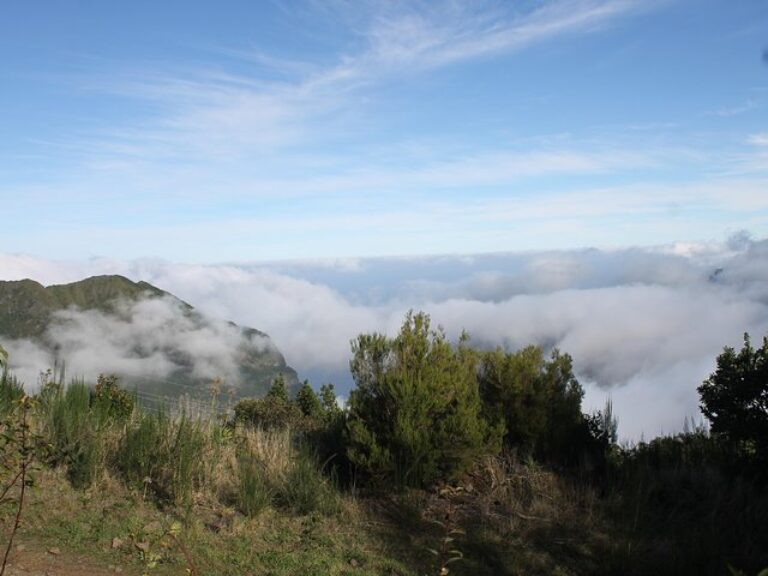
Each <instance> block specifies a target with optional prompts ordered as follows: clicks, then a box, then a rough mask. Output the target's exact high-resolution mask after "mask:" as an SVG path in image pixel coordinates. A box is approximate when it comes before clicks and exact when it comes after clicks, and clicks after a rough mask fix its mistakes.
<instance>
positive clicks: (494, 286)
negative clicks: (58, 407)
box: [0, 0, 768, 440]
mask: <svg viewBox="0 0 768 576" xmlns="http://www.w3.org/2000/svg"><path fill="white" fill-rule="evenodd" d="M0 55H1V56H2V57H1V58H0V135H2V137H0V214H1V215H2V225H1V226H0V279H1V280H14V279H21V278H33V279H36V280H38V281H40V282H42V283H44V284H52V283H63V282H71V281H75V280H79V279H81V278H84V277H86V276H90V275H94V274H123V275H125V276H127V277H129V278H131V279H133V280H145V281H148V282H151V283H153V284H155V285H157V286H159V287H160V288H163V289H165V290H168V291H170V292H172V293H173V294H175V295H177V296H179V297H180V298H182V299H184V300H185V301H187V302H189V303H191V304H192V305H194V306H195V307H197V308H198V309H200V310H201V311H202V312H203V313H205V314H207V315H209V316H210V317H211V318H212V319H222V320H232V321H235V322H238V323H239V324H241V325H246V326H252V327H255V328H257V329H260V330H264V331H266V332H267V333H268V334H269V335H270V336H271V338H272V340H273V341H274V343H275V344H276V345H277V346H278V347H279V349H280V350H281V351H282V352H283V353H284V355H285V356H286V359H287V361H288V363H289V364H290V365H291V366H293V367H294V368H296V369H297V370H298V372H299V377H300V378H310V380H311V381H312V382H313V384H315V385H319V384H320V383H322V382H324V381H332V382H334V383H336V384H337V387H338V389H339V391H340V393H341V394H342V395H344V394H346V393H348V391H349V389H350V387H351V386H352V381H351V377H350V375H349V371H348V361H349V354H350V351H349V342H350V339H352V338H354V337H355V336H356V335H357V334H359V333H361V332H370V331H382V332H386V333H388V334H391V335H392V334H394V333H395V332H396V331H397V329H398V327H399V325H400V323H401V322H402V319H403V317H404V314H405V313H406V312H407V311H408V310H409V309H416V310H425V311H427V312H428V313H429V314H431V316H432V318H433V322H434V323H435V324H440V325H442V326H444V327H445V329H446V332H447V334H448V336H449V337H451V338H457V337H458V335H459V334H460V332H461V330H463V329H466V330H468V331H469V333H470V335H471V336H472V337H473V340H474V341H475V342H476V343H478V345H481V346H485V347H492V346H496V345H500V346H502V347H504V348H506V349H508V350H514V349H517V348H519V347H522V346H525V345H527V344H538V345H541V346H543V347H545V348H547V349H550V348H552V347H559V348H561V349H562V350H563V351H565V352H568V353H571V354H572V355H573V357H574V366H575V369H576V371H577V376H578V377H579V379H580V381H581V382H582V384H583V386H584V387H585V390H586V396H585V409H587V410H592V409H596V408H599V407H601V406H602V405H603V403H604V402H605V400H606V398H608V397H611V398H613V401H614V405H615V408H616V413H617V414H618V416H619V421H620V424H619V427H620V428H619V429H620V435H622V436H623V437H625V438H629V439H634V440H637V439H638V438H640V437H643V436H644V437H652V436H655V435H658V434H661V433H666V432H672V431H675V430H679V429H680V428H681V427H682V424H683V419H684V418H686V417H693V418H698V417H699V416H698V398H697V393H696V387H697V386H698V385H699V384H700V383H701V381H702V380H703V379H704V378H706V377H707V376H708V374H710V373H711V372H712V370H713V369H714V363H715V357H716V355H717V354H718V353H719V352H720V351H721V350H722V348H723V346H725V345H730V346H737V347H738V346H739V345H740V342H741V339H742V335H743V333H744V332H750V333H751V334H753V337H754V338H760V337H761V336H762V335H765V334H768V292H766V286H768V240H767V238H768V186H767V184H768V3H766V2H764V1H763V0H739V1H738V2H727V1H725V0H517V1H504V2H501V1H499V2H494V1H479V2H469V1H467V2H459V1H456V2H450V1H439V0H436V1H433V2H378V1H374V0H368V1H366V0H362V1H344V0H328V1H324V2H321V1H315V0H309V1H306V2H299V1H296V2H280V1H277V0H272V1H265V2H250V1H242V2H241V1H235V0H233V1H229V2H226V3H224V2H218V3H215V4H214V3H212V2H197V1H194V0H185V1H183V2H182V1H172V0H168V1H165V2H149V1H145V0H134V1H132V2H123V3H104V2H95V1H85V0H82V1H61V2H42V1H36V0H27V1H24V2H22V1H18V0H6V1H4V2H3V3H2V5H1V6H0ZM134 312H135V314H134V313H133V312H132V313H131V314H133V316H131V318H132V320H131V325H130V326H123V325H120V326H113V325H112V324H111V323H110V322H109V321H108V320H105V319H104V318H97V317H94V316H93V315H90V316H89V315H87V314H84V315H78V314H77V313H76V312H72V311H70V312H68V314H70V316H71V317H68V319H69V320H70V321H71V322H70V323H71V326H73V327H74V328H73V331H70V332H66V331H65V332H63V333H61V334H58V335H54V336H56V338H60V340H61V342H62V343H64V344H66V345H67V346H69V347H70V348H71V349H72V351H73V356H75V357H76V358H77V359H79V360H78V361H79V362H80V364H79V365H76V366H75V368H76V369H78V370H80V371H81V372H82V373H83V374H91V373H93V372H95V373H98V371H102V370H103V368H104V367H103V366H101V365H97V364H96V363H95V361H94V360H93V358H94V357H99V358H101V359H102V360H103V359H104V358H110V359H111V361H112V362H113V365H114V366H117V367H120V366H125V365H127V364H130V365H131V366H133V365H134V364H135V363H133V362H131V357H130V350H131V347H132V346H134V345H135V342H136V341H137V339H139V340H140V339H143V338H145V335H146V334H148V333H153V331H155V330H157V328H156V326H155V324H152V322H151V320H152V317H153V314H154V315H155V316H157V314H155V313H152V314H147V313H146V310H143V308H142V309H137V310H135V311H134ZM161 312H162V314H161V316H163V317H167V318H169V319H170V320H171V321H176V320H177V319H176V315H175V314H176V313H175V312H174V310H173V307H171V308H170V309H163V310H161ZM174 319H176V320H174ZM211 326H219V325H218V324H215V323H212V324H211ZM182 332H183V331H182ZM105 334H108V335H111V336H112V337H111V339H109V341H108V342H105ZM89 335H91V336H92V337H91V336H89ZM160 335H161V336H162V337H163V338H169V339H172V338H173V334H172V333H171V332H168V333H166V332H162V334H160ZM186 336H190V335H189V334H186V335H184V334H180V335H179V338H182V337H185V338H186ZM52 337H53V336H52ZM210 342H211V346H212V347H213V348H215V349H220V348H221V347H226V345H227V342H229V340H228V335H227V333H226V331H223V332H222V331H220V330H219V331H217V330H214V329H212V330H211V333H210ZM177 344H180V345H182V347H183V346H187V347H189V346H198V342H197V340H195V339H194V338H192V337H191V336H190V338H187V339H185V340H184V342H178V343H177ZM3 345H4V346H5V347H6V348H8V349H9V351H10V352H11V365H12V367H14V369H16V370H17V371H19V373H22V374H25V375H26V376H27V379H29V380H31V379H33V378H34V375H35V374H36V373H37V371H38V370H39V369H40V368H41V366H40V364H41V363H44V361H45V356H44V353H43V352H42V351H41V350H40V349H39V348H35V347H34V346H32V345H31V344H30V343H29V342H7V341H6V342H3ZM217 347H218V348H217ZM185 349H186V348H185ZM94 350H97V351H99V352H98V353H96V354H94V352H93V351H94ZM157 360H158V362H160V363H162V361H163V359H162V358H158V359H157ZM139 368H141V367H139ZM141 369H143V368H141ZM206 369H207V368H206Z"/></svg>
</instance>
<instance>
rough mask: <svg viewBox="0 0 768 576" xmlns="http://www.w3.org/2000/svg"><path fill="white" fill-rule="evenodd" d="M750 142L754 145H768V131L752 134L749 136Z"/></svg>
mask: <svg viewBox="0 0 768 576" xmlns="http://www.w3.org/2000/svg"><path fill="white" fill-rule="evenodd" d="M748 142H749V143H750V144H752V145H753V146H768V132H760V133H758V134H751V135H750V136H749V139H748Z"/></svg>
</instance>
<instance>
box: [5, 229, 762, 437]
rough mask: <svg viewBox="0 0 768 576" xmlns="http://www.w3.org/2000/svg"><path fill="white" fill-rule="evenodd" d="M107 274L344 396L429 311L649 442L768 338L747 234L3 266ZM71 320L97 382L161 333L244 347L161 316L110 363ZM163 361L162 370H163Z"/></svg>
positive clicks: (17, 271) (23, 355)
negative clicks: (163, 295)
mask: <svg viewBox="0 0 768 576" xmlns="http://www.w3.org/2000/svg"><path fill="white" fill-rule="evenodd" d="M97 274H122V275H125V276H127V277H129V278H131V279H133V280H145V281H147V282H150V283H151V284H154V285H155V286H157V287H159V288H162V289H163V290H166V291H168V292H171V293H172V294H174V295H176V296H178V297H179V298H181V299H183V300H185V301H186V302H189V303H190V304H192V305H193V306H195V307H196V308H197V309H198V310H199V311H201V312H203V313H204V314H206V315H209V316H211V317H214V318H220V319H226V320H232V321H234V322H237V323H238V324H240V325H243V326H251V327H254V328H258V329H259V330H263V331H265V332H267V333H268V334H269V335H270V336H271V337H272V339H273V341H274V343H275V344H276V345H277V347H278V348H279V349H280V350H281V351H282V352H283V354H284V355H285V356H286V360H287V361H288V363H289V364H290V365H291V366H292V367H294V368H295V369H296V370H297V371H298V372H299V377H300V378H309V379H310V380H311V381H312V382H313V383H314V384H316V385H319V384H320V383H322V382H325V381H332V382H334V383H335V384H336V386H337V389H338V390H339V391H340V393H342V394H345V393H346V392H348V390H349V388H350V386H351V385H352V382H351V378H350V376H349V372H348V362H349V355H350V347H349V344H350V340H351V339H353V338H354V337H355V336H356V335H357V334H359V333H361V332H370V331H380V332H385V333H388V334H395V333H396V332H397V330H398V328H399V326H400V324H401V323H402V321H403V317H404V315H405V313H406V312H407V311H408V310H409V309H415V310H424V311H426V312H428V313H429V314H430V315H431V316H432V319H433V323H434V324H435V325H437V324H439V325H441V326H442V327H444V329H445V330H446V332H447V334H448V335H449V337H451V338H456V337H458V335H459V334H460V333H461V331H462V330H467V331H468V332H469V334H470V335H471V337H472V339H473V341H474V342H475V343H476V344H477V345H480V346H488V347H491V346H497V345H498V346H502V347H504V348H506V349H509V350H514V349H517V348H520V347H522V346H525V345H527V344H531V343H533V344H540V345H542V346H545V347H547V348H550V347H555V346H556V347H559V348H560V349H561V350H563V351H565V352H568V353H570V354H571V355H572V356H573V358H574V362H575V369H576V372H577V376H578V377H579V379H580V381H581V382H582V384H583V386H584V388H585V390H586V397H585V403H584V407H585V409H587V410H592V409H596V408H600V407H602V405H603V403H604V402H605V400H606V398H607V397H608V396H609V395H610V396H611V398H612V400H613V403H614V408H615V411H616V413H617V414H618V417H619V426H620V435H621V436H622V437H624V438H629V439H634V440H637V439H639V438H640V437H641V436H645V437H646V438H649V437H653V436H656V435H658V434H661V433H669V432H674V431H677V430H679V429H681V427H682V425H683V421H684V419H685V418H686V417H694V418H696V419H697V420H698V418H699V411H698V395H697V392H696V388H697V386H698V385H699V384H700V383H701V382H702V380H703V379H705V378H706V377H707V376H708V375H709V374H710V373H711V372H712V371H713V370H714V365H715V358H716V356H717V354H719V353H720V352H721V351H722V348H723V346H726V345H729V346H735V347H738V346H740V344H741V342H742V337H743V334H744V332H749V333H750V334H752V336H753V338H754V339H755V340H757V339H759V338H762V336H764V335H766V334H768V240H755V239H752V238H750V236H749V235H748V234H746V233H740V234H737V235H734V236H733V237H732V238H730V239H729V240H728V241H726V242H721V243H714V242H713V243H707V244H676V245H671V246H659V247H651V248H624V249H615V250H595V249H587V250H573V251H560V252H557V251H553V252H530V253H499V254H485V255H475V256H424V257H408V258H394V257H393V258H376V259H365V258H363V259H345V260H324V261H317V260H315V261H307V262H278V263H259V264H252V263H239V264H215V265H193V264H181V263H173V262H167V261H161V260H148V259H142V260H133V261H117V260H110V259H103V258H96V259H91V260H87V261H76V262H75V261H73V262H63V261H50V260H45V259H41V258H36V257H32V256H27V255H17V254H0V279H4V280H13V279H21V278H32V279H35V280H37V281H39V282H41V283H43V284H46V285H48V284H57V283H65V282H72V281H75V280H79V279H82V278H85V277H87V276H92V275H97ZM66 314H68V315H69V317H68V322H69V325H70V327H72V326H80V329H78V330H75V331H74V332H72V331H71V330H70V331H69V332H68V333H69V336H68V337H70V338H72V337H76V339H77V342H76V345H73V346H72V349H76V350H80V351H82V358H81V359H79V360H78V363H79V364H78V366H79V367H80V370H82V371H83V372H85V371H86V370H90V371H91V372H93V371H96V372H98V371H105V370H106V371H108V370H109V369H110V366H104V359H105V358H113V359H114V360H115V362H121V361H125V359H126V358H130V357H131V354H130V353H129V352H130V351H129V350H128V349H127V348H126V349H123V348H121V346H123V344H125V343H132V344H131V345H134V346H135V345H140V344H141V343H140V342H139V341H136V338H138V339H139V340H141V338H143V337H144V336H142V335H149V334H158V335H159V336H158V337H161V338H165V339H167V341H164V344H167V345H170V344H172V343H174V340H175V339H183V338H186V337H189V338H188V339H189V340H192V343H191V344H190V346H193V348H192V349H191V350H192V351H193V352H196V353H198V354H208V353H210V355H209V356H208V358H215V357H217V355H219V354H220V355H221V356H222V357H226V355H227V354H231V350H232V349H233V346H235V347H236V345H235V344H234V341H233V340H232V339H231V338H230V336H232V335H233V333H229V332H227V331H226V330H224V329H222V331H221V332H220V333H217V332H216V330H212V331H209V332H208V333H206V334H205V335H197V334H196V335H193V334H192V333H191V332H188V331H187V332H185V330H183V329H182V330H178V328H179V326H178V325H174V322H175V320H174V317H173V315H171V316H170V317H168V316H163V313H160V312H158V313H155V314H152V313H148V314H144V315H141V314H139V315H135V316H134V317H132V320H131V324H132V325H133V329H134V330H138V332H135V333H131V334H128V335H123V337H121V338H116V339H113V344H114V345H113V346H112V347H111V348H109V349H108V350H107V351H106V352H104V351H103V346H104V341H105V340H106V341H109V337H110V330H111V329H112V328H110V327H109V326H108V325H105V326H102V328H101V329H99V328H98V326H99V325H100V324H99V323H100V322H102V321H103V318H102V319H99V318H93V317H89V316H88V313H78V312H75V311H69V312H67V313H66ZM78 323H80V324H78ZM102 324H103V322H102ZM94 326H96V328H94ZM220 326H226V324H221V325H220ZM73 334H74V335H76V336H74V335H73ZM136 334H138V336H136ZM176 334H180V336H176ZM185 334H186V336H184V335H185ZM198 336H200V339H199V340H198ZM62 339H63V340H66V339H65V338H62ZM195 342H197V344H194V343H195ZM89 343H91V344H92V346H91V345H90V344H89ZM7 347H8V346H7ZM100 347H101V348H100ZM89 350H90V352H89ZM99 350H102V351H101V352H99ZM228 351H229V352H228ZM10 352H11V363H12V365H15V366H17V367H21V366H23V367H25V370H31V369H32V367H36V366H42V363H43V362H44V361H45V358H44V357H43V356H41V354H40V352H39V350H35V349H34V347H32V346H31V345H30V346H24V345H16V346H14V347H10ZM91 360H92V361H93V362H94V365H93V366H89V365H88V364H89V362H90V361H91ZM161 360H162V359H161ZM161 360H159V361H158V363H157V364H158V365H157V366H155V365H153V364H147V365H146V366H145V367H146V369H147V370H149V371H150V372H153V371H157V372H159V373H162V372H163V370H164V369H167V366H166V367H164V366H163V363H162V361H161ZM209 366H210V367H211V369H212V370H214V371H215V369H216V366H215V363H211V362H209ZM119 367H122V366H121V365H119V364H115V365H114V368H111V369H115V370H116V369H118V368H119ZM129 368H130V367H129ZM134 369H137V370H143V369H144V368H140V367H136V366H134Z"/></svg>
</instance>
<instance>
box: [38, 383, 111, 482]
mask: <svg viewBox="0 0 768 576" xmlns="http://www.w3.org/2000/svg"><path fill="white" fill-rule="evenodd" d="M40 396H41V411H42V416H43V434H44V435H45V438H46V440H47V442H48V443H49V444H50V446H51V452H50V455H49V462H50V464H52V465H54V466H59V465H61V466H64V467H65V468H66V471H67V477H68V478H69V480H70V482H72V484H73V485H74V486H78V487H87V486H89V485H90V484H91V482H92V481H93V480H94V479H95V477H96V474H97V473H98V471H99V469H100V468H101V463H102V461H103V458H104V449H105V446H104V442H103V440H104V435H105V433H106V430H107V429H108V428H109V427H110V426H111V424H112V421H111V418H110V416H109V414H108V407H107V406H106V405H103V404H99V405H94V406H93V409H92V407H91V390H90V389H89V388H88V386H87V385H86V384H85V383H83V382H73V383H72V384H70V385H69V386H66V387H65V386H63V385H62V384H60V383H56V382H52V381H47V380H46V381H45V382H44V385H43V388H42V391H41V394H40Z"/></svg>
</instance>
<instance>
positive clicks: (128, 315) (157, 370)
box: [4, 297, 274, 392]
mask: <svg viewBox="0 0 768 576" xmlns="http://www.w3.org/2000/svg"><path fill="white" fill-rule="evenodd" d="M115 308H116V309H115V313H114V314H112V313H110V314H107V313H104V312H102V311H100V310H80V309H77V308H74V307H73V308H69V309H66V310H61V311H58V312H56V313H54V317H53V320H52V322H51V324H50V325H49V327H48V329H47V330H46V332H45V334H44V336H43V338H42V339H41V341H31V340H4V346H6V347H7V349H8V352H9V354H10V356H11V357H12V358H13V361H12V362H11V363H10V366H11V369H12V370H13V371H14V373H15V374H16V376H17V377H19V379H21V380H22V381H23V382H25V383H26V384H28V385H30V386H34V385H35V384H36V383H37V382H38V380H39V375H40V372H41V371H43V370H45V369H46V368H49V367H51V366H52V365H53V364H54V362H55V358H59V359H61V360H63V361H64V363H65V368H66V372H67V374H68V375H70V376H72V377H75V378H84V379H86V381H91V382H92V381H95V379H96V377H97V376H98V375H99V374H100V373H112V372H114V373H118V374H121V375H123V376H124V377H126V378H129V379H130V381H131V382H134V383H136V382H142V381H143V382H148V383H154V384H161V385H163V386H164V387H165V388H169V387H170V390H173V391H174V392H176V391H178V392H182V391H183V390H182V389H181V386H180V384H179V383H178V381H175V380H173V379H172V378H173V376H174V375H178V373H180V372H183V373H184V374H186V375H189V377H190V378H192V379H195V380H199V381H212V380H213V379H214V378H222V379H223V380H224V382H225V383H226V384H227V385H230V386H234V387H236V386H239V385H240V384H241V376H240V368H239V362H240V361H241V359H242V356H243V355H244V354H246V353H247V351H248V350H258V351H266V350H268V349H269V350H272V349H274V345H273V344H272V343H271V342H270V341H269V340H268V339H267V338H265V337H263V336H261V335H258V334H247V333H244V332H243V331H242V330H241V329H240V328H238V327H237V326H234V325H233V324H230V323H228V322H224V321H218V320H212V319H210V318H207V317H202V316H199V315H196V314H192V315H191V314H189V313H188V311H187V310H186V309H185V306H184V304H183V303H182V302H180V301H179V300H176V299H175V298H172V297H162V298H158V297H152V298H147V299H144V300H139V301H136V302H134V301H127V300H125V301H121V302H118V303H117V305H116V307H115Z"/></svg>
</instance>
